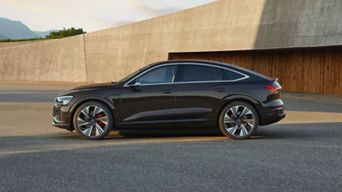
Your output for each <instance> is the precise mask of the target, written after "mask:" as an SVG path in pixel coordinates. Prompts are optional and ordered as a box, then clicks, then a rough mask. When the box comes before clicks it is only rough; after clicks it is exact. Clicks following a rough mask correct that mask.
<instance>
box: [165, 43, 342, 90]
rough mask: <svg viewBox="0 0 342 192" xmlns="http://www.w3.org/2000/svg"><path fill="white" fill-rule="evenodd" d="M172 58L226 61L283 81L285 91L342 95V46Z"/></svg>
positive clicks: (187, 55)
mask: <svg viewBox="0 0 342 192" xmlns="http://www.w3.org/2000/svg"><path fill="white" fill-rule="evenodd" d="M170 56H171V59H202V60H213V61H222V62H225V63H230V64H234V65H237V66H240V67H243V68H246V69H250V70H253V71H256V72H258V73H261V74H263V75H266V76H269V77H272V78H275V77H277V78H279V82H280V83H281V85H282V86H283V88H284V90H285V91H291V92H310V93H325V94H339V95H342V46H339V47H323V48H305V49H287V50H267V51H265V50H263V51H232V52H210V53H209V52H208V53H207V52H202V53H171V54H170Z"/></svg>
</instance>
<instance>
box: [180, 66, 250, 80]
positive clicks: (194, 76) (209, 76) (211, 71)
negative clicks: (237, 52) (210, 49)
mask: <svg viewBox="0 0 342 192" xmlns="http://www.w3.org/2000/svg"><path fill="white" fill-rule="evenodd" d="M243 77H244V76H243V75H241V74H239V73H236V72H233V71H230V70H225V69H222V68H218V67H211V66H205V65H182V70H181V72H180V74H179V76H178V77H177V81H178V82H196V81H227V80H236V79H240V78H243Z"/></svg>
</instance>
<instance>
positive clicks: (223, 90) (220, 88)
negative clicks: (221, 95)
mask: <svg viewBox="0 0 342 192" xmlns="http://www.w3.org/2000/svg"><path fill="white" fill-rule="evenodd" d="M215 90H216V91H217V92H225V91H226V90H227V89H226V88H224V87H218V88H216V89H215Z"/></svg>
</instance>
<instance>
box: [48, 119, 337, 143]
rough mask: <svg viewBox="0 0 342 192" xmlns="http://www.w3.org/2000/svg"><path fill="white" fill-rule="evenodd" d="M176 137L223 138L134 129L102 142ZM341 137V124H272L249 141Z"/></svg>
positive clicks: (216, 133) (210, 131)
mask: <svg viewBox="0 0 342 192" xmlns="http://www.w3.org/2000/svg"><path fill="white" fill-rule="evenodd" d="M54 136H55V137H57V138H59V139H66V140H70V139H75V140H79V139H81V138H80V137H79V136H78V135H77V134H76V133H75V132H73V133H72V134H70V133H65V134H58V135H54ZM172 137H174V138H176V137H187V138H191V137H216V138H217V137H224V135H223V134H222V133H221V131H220V130H219V129H218V128H174V129H171V128H167V129H166V128H164V129H163V128H159V129H158V128H134V129H123V130H119V131H112V132H111V133H110V134H109V135H108V136H107V137H106V138H105V139H104V140H121V139H125V140H127V139H153V138H172ZM327 137H328V138H333V137H342V123H306V124H274V125H268V126H260V127H259V128H258V130H257V132H256V133H255V134H254V136H252V138H251V140H268V139H305V138H311V139H314V138H327Z"/></svg>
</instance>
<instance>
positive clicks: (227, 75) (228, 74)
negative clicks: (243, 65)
mask: <svg viewBox="0 0 342 192" xmlns="http://www.w3.org/2000/svg"><path fill="white" fill-rule="evenodd" d="M222 70H223V69H222ZM243 77H244V76H243V75H241V74H239V73H235V72H234V71H229V70H223V75H222V80H236V79H241V78H243Z"/></svg>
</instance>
